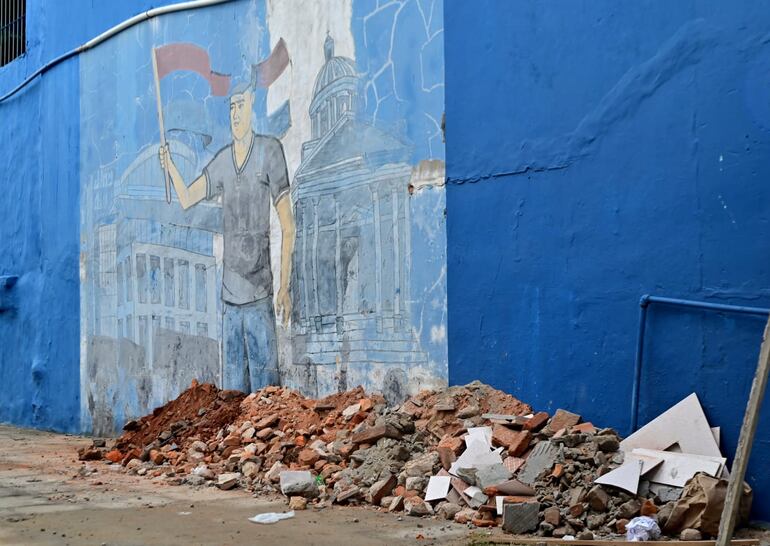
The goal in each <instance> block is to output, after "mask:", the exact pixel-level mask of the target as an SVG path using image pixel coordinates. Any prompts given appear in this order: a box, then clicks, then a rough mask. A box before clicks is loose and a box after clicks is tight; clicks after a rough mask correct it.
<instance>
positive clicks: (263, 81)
mask: <svg viewBox="0 0 770 546" xmlns="http://www.w3.org/2000/svg"><path fill="white" fill-rule="evenodd" d="M287 66H289V50H288V49H286V42H284V41H283V38H280V39H279V40H278V43H277V44H275V47H274V48H273V51H271V52H270V56H269V57H268V58H267V59H265V60H264V61H262V62H260V63H258V64H255V65H252V67H251V83H252V84H253V85H254V87H270V84H272V83H273V82H274V81H275V80H277V79H278V76H280V75H281V74H283V71H284V70H286V67H287Z"/></svg>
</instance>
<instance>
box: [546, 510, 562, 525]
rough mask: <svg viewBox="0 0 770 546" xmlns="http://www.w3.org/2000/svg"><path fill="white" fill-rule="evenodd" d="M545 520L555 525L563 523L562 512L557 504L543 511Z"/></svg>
mask: <svg viewBox="0 0 770 546" xmlns="http://www.w3.org/2000/svg"><path fill="white" fill-rule="evenodd" d="M543 521H545V522H546V523H550V524H551V525H553V526H554V527H558V526H559V523H561V514H560V513H559V509H558V508H557V507H556V506H551V507H550V508H546V509H545V511H543Z"/></svg>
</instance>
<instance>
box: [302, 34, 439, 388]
mask: <svg viewBox="0 0 770 546" xmlns="http://www.w3.org/2000/svg"><path fill="white" fill-rule="evenodd" d="M324 56H325V63H324V65H323V67H322V68H321V70H320V71H319V73H318V76H317V78H316V81H315V85H314V87H313V98H312V101H311V104H310V108H309V112H308V113H309V115H310V118H311V137H312V138H311V140H309V141H307V142H305V143H304V144H303V146H302V160H301V164H300V166H299V168H298V170H297V172H296V174H295V180H294V183H293V184H292V193H291V195H292V202H293V204H294V210H295V217H296V223H297V238H296V243H295V250H294V265H293V272H294V279H293V281H294V282H293V288H292V291H293V297H294V317H293V318H294V320H293V324H294V332H293V347H292V353H293V361H294V364H295V373H298V374H299V375H300V380H299V382H300V384H301V385H302V388H303V390H304V391H305V392H306V393H307V394H310V395H313V396H323V395H326V394H329V393H330V392H335V391H337V390H343V389H346V388H347V387H348V386H349V385H350V386H354V385H364V386H365V387H368V388H374V389H378V390H384V391H387V390H388V389H391V390H394V391H399V390H404V389H406V382H407V377H408V371H409V369H410V368H411V367H413V366H421V365H423V364H425V362H426V360H427V357H426V354H425V353H424V352H423V351H422V350H421V349H420V347H419V342H418V341H417V336H416V335H415V334H414V332H413V329H412V326H411V325H412V321H411V316H410V268H411V225H410V204H409V194H408V191H407V190H408V186H409V181H410V176H411V172H412V167H411V166H410V165H409V163H408V160H409V155H410V149H409V148H408V146H407V145H406V144H405V143H403V142H401V141H400V140H399V139H398V138H396V137H394V136H393V135H391V134H389V133H387V132H384V131H382V130H381V129H379V128H377V127H374V126H373V125H371V124H368V123H365V122H364V121H362V120H361V119H359V118H357V116H356V113H355V112H356V109H357V100H358V87H359V77H358V74H357V73H356V67H355V63H354V61H353V60H351V59H349V58H346V57H339V56H335V54H334V40H333V39H332V38H331V37H330V36H327V38H326V41H325V43H324ZM387 394H388V393H387V392H386V395H387ZM393 394H395V395H398V394H399V393H398V392H396V393H393Z"/></svg>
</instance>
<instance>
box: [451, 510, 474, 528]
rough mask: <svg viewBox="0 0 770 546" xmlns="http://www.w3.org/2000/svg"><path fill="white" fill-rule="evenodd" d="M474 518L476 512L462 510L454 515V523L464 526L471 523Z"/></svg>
mask: <svg viewBox="0 0 770 546" xmlns="http://www.w3.org/2000/svg"><path fill="white" fill-rule="evenodd" d="M475 516H476V510H473V509H472V508H463V509H462V510H460V511H459V512H457V513H456V514H455V521H456V522H457V523H461V524H465V523H468V522H469V521H471V520H472V519H473V518H474V517H475Z"/></svg>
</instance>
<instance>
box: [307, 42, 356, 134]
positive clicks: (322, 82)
mask: <svg viewBox="0 0 770 546" xmlns="http://www.w3.org/2000/svg"><path fill="white" fill-rule="evenodd" d="M324 58H325V59H326V62H325V63H324V65H323V67H321V70H320V71H319V72H318V76H316V80H315V85H314V86H313V100H312V101H311V102H310V110H309V113H310V119H311V121H312V133H313V139H317V138H321V137H322V136H323V135H325V134H326V133H327V132H328V131H330V130H331V128H332V127H334V125H335V124H336V123H337V121H338V120H339V119H340V118H341V117H342V116H343V115H345V113H346V112H348V111H351V110H352V109H353V105H354V102H355V101H354V99H355V95H356V89H357V86H358V76H357V75H356V67H355V63H354V62H353V60H352V59H348V58H347V57H335V56H334V39H333V38H332V37H331V36H327V37H326V40H325V41H324Z"/></svg>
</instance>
